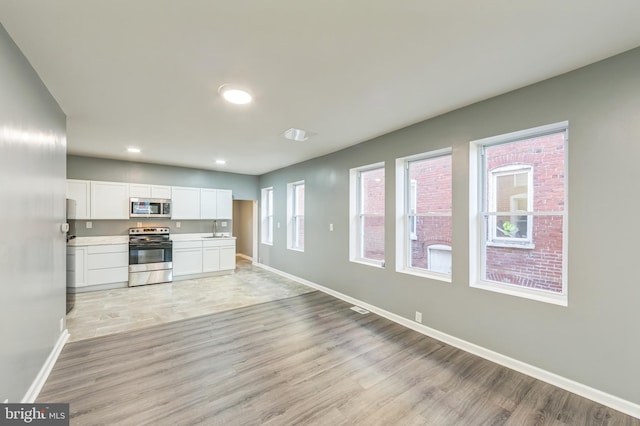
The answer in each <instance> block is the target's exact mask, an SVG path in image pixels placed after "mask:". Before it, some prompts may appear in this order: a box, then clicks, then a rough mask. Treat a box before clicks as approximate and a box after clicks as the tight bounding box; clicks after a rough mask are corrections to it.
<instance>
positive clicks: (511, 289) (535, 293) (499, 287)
mask: <svg viewBox="0 0 640 426" xmlns="http://www.w3.org/2000/svg"><path fill="white" fill-rule="evenodd" d="M471 287H472V288H478V289H481V290H488V291H493V292H495V293H501V294H507V295H509V296H516V297H522V298H525V299H530V300H535V301H537V302H545V303H551V304H554V305H558V306H569V301H568V299H567V295H566V294H560V293H553V292H550V291H544V290H532V289H529V288H526V287H518V286H516V285H511V284H503V283H498V282H494V281H483V280H478V281H476V282H475V283H471Z"/></svg>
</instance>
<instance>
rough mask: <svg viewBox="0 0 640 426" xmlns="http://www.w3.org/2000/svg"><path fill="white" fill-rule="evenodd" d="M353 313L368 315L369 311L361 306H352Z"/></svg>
mask: <svg viewBox="0 0 640 426" xmlns="http://www.w3.org/2000/svg"><path fill="white" fill-rule="evenodd" d="M351 310H352V311H356V312H357V313H359V314H368V313H369V311H367V310H366V309H365V308H361V307H360V306H352V307H351Z"/></svg>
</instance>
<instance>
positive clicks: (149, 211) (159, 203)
mask: <svg viewBox="0 0 640 426" xmlns="http://www.w3.org/2000/svg"><path fill="white" fill-rule="evenodd" d="M129 201H130V203H129V217H171V200H162V199H159V198H130V199H129Z"/></svg>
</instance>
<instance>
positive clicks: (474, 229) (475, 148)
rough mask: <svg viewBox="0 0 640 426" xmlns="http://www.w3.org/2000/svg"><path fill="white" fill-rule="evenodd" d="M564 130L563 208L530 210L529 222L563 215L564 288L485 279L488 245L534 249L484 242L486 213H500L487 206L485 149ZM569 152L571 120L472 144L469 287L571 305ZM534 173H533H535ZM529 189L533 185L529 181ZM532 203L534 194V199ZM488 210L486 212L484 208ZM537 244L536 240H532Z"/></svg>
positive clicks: (525, 246) (531, 246)
mask: <svg viewBox="0 0 640 426" xmlns="http://www.w3.org/2000/svg"><path fill="white" fill-rule="evenodd" d="M562 132H564V134H565V136H564V208H563V210H562V211H552V212H545V211H528V212H526V213H527V216H529V218H530V220H529V222H530V223H531V224H533V218H534V217H535V216H560V217H561V218H562V268H561V271H562V280H561V281H562V291H561V292H554V291H550V290H544V289H534V288H529V287H524V286H518V285H515V284H508V283H502V282H498V281H490V280H486V279H483V278H482V274H483V262H484V256H485V251H486V250H485V248H484V247H485V246H491V245H494V246H495V245H499V246H507V247H513V248H515V247H518V245H520V246H522V247H523V248H533V246H534V245H533V244H530V245H529V247H527V244H525V245H524V246H523V245H522V243H520V244H518V243H516V242H512V243H507V244H503V243H500V244H498V243H493V244H491V243H489V242H487V244H486V245H485V244H484V242H485V240H484V235H486V229H485V225H484V220H485V218H484V216H485V215H488V216H489V215H497V214H499V212H490V211H488V209H487V207H486V203H487V200H485V195H484V188H485V185H486V182H485V180H486V179H487V176H485V174H488V173H489V171H487V173H484V172H485V163H484V161H485V159H484V148H485V147H488V146H492V145H499V144H505V143H512V142H519V141H525V140H528V139H533V138H536V137H542V136H545V135H550V134H554V133H562ZM568 152H569V122H568V121H562V122H558V123H553V124H548V125H543V126H539V127H534V128H530V129H525V130H520V131H516V132H511V133H506V134H502V135H497V136H492V137H488V138H484V139H478V140H474V141H471V142H470V143H469V286H470V287H473V288H478V289H483V290H488V291H492V292H496V293H501V294H506V295H510V296H516V297H521V298H526V299H531V300H535V301H539V302H545V303H550V304H555V305H559V306H568V295H569V288H568V274H567V272H568V266H567V265H568V253H569V248H568V229H569V225H568V218H569V214H568V212H569V205H568V181H569V178H568V172H569V163H568ZM531 176H533V173H532V175H531ZM530 188H533V185H532V183H531V182H530ZM531 202H532V203H533V196H532V198H531ZM485 210H486V211H485ZM533 243H535V241H534V242H533Z"/></svg>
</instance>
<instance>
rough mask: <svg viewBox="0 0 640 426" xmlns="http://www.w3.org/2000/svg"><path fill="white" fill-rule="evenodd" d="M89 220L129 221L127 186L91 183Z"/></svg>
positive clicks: (118, 183) (123, 184) (122, 184)
mask: <svg viewBox="0 0 640 426" xmlns="http://www.w3.org/2000/svg"><path fill="white" fill-rule="evenodd" d="M91 219H129V184H128V183H122V182H96V181H91Z"/></svg>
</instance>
